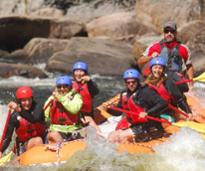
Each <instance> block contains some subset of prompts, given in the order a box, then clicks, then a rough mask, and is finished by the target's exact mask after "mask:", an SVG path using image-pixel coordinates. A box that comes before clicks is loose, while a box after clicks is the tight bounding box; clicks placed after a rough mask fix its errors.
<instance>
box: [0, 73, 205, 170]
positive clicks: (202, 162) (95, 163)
mask: <svg viewBox="0 0 205 171" xmlns="http://www.w3.org/2000/svg"><path fill="white" fill-rule="evenodd" d="M92 79H94V81H96V83H97V84H98V86H99V89H100V94H99V95H98V96H97V97H96V98H95V100H94V106H98V105H99V104H100V103H102V102H103V101H106V100H107V99H109V98H110V97H112V96H114V95H115V94H117V93H119V92H120V91H121V90H123V87H124V85H123V80H122V79H121V77H120V76H119V77H116V76H115V77H113V76H99V75H92ZM21 85H30V86H32V87H33V89H34V94H35V96H36V99H37V100H44V99H45V98H46V97H48V96H49V95H50V93H51V92H52V90H53V89H54V85H55V79H53V78H52V77H51V78H49V79H25V78H21V77H11V78H9V79H1V80H0V105H1V108H4V109H5V108H6V104H7V103H8V102H9V101H10V100H12V99H14V94H15V90H16V87H18V86H21ZM193 91H194V92H195V93H196V94H197V95H198V96H199V97H200V98H201V99H202V101H203V99H204V85H203V84H195V86H194V90H193ZM5 117H6V114H5V111H4V112H3V111H2V110H1V117H0V120H1V122H2V123H3V120H5ZM0 129H1V130H2V129H3V125H2V124H1V126H0ZM87 141H88V144H89V146H88V148H87V149H86V150H85V151H83V152H80V153H76V154H75V155H74V156H73V157H72V158H71V159H70V160H69V161H67V162H66V163H64V164H60V165H52V166H51V165H49V166H32V167H24V168H22V167H19V166H17V165H14V164H8V165H7V166H4V167H2V168H0V170H22V171H23V170H25V171H27V170H29V171H30V170H35V171H36V170H44V171H45V170H56V171H57V170H58V171H66V170H69V171H164V170H166V171H169V170H170V171H202V170H204V168H205V141H204V140H203V139H202V138H201V136H200V135H199V133H197V132H196V131H193V130H191V129H189V128H183V129H181V131H180V132H179V133H177V134H173V135H172V136H171V137H170V139H169V141H168V142H166V143H164V144H163V145H159V146H157V147H156V148H155V151H156V153H155V154H152V155H150V154H149V155H148V154H141V155H130V154H127V153H123V154H118V153H116V152H115V147H114V146H113V145H109V144H107V143H106V142H105V141H104V140H98V141H97V142H96V140H95V133H94V132H93V131H90V133H89V138H88V140H87ZM93 142H94V145H93Z"/></svg>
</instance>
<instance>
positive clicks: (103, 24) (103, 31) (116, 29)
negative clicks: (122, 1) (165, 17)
mask: <svg viewBox="0 0 205 171" xmlns="http://www.w3.org/2000/svg"><path fill="white" fill-rule="evenodd" d="M86 30H87V32H88V36H89V37H110V38H115V39H116V38H121V37H127V36H135V35H136V34H137V35H143V34H146V33H149V34H151V33H152V32H153V30H152V29H151V28H148V27H146V26H145V25H143V24H141V22H140V21H138V20H137V19H136V15H135V13H134V12H120V13H114V14H111V15H106V16H103V17H99V18H97V19H95V20H92V21H91V22H89V23H88V24H87V25H86Z"/></svg>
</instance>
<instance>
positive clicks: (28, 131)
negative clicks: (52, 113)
mask: <svg viewBox="0 0 205 171" xmlns="http://www.w3.org/2000/svg"><path fill="white" fill-rule="evenodd" d="M18 120H19V128H18V129H16V134H17V136H18V139H19V141H20V142H25V141H27V140H29V139H30V138H34V137H38V136H39V137H42V136H43V135H44V133H45V130H46V126H45V125H44V124H42V123H30V122H29V121H27V120H26V119H24V118H22V117H20V119H18Z"/></svg>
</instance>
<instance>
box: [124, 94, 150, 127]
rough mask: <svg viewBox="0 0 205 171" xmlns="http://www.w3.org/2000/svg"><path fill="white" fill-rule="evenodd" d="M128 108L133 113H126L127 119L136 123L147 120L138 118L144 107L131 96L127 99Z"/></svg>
mask: <svg viewBox="0 0 205 171" xmlns="http://www.w3.org/2000/svg"><path fill="white" fill-rule="evenodd" d="M128 106H129V110H130V111H131V112H134V113H135V114H134V113H133V114H130V113H126V117H127V120H128V121H130V122H131V123H132V124H138V123H145V122H147V118H139V114H140V112H145V110H144V108H143V107H141V106H139V105H138V104H137V103H135V102H134V100H133V96H131V97H130V98H129V100H128Z"/></svg>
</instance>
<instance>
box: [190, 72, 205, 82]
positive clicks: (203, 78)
mask: <svg viewBox="0 0 205 171" xmlns="http://www.w3.org/2000/svg"><path fill="white" fill-rule="evenodd" d="M193 81H200V82H205V72H203V73H202V74H200V75H199V76H198V77H195V78H193Z"/></svg>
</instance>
